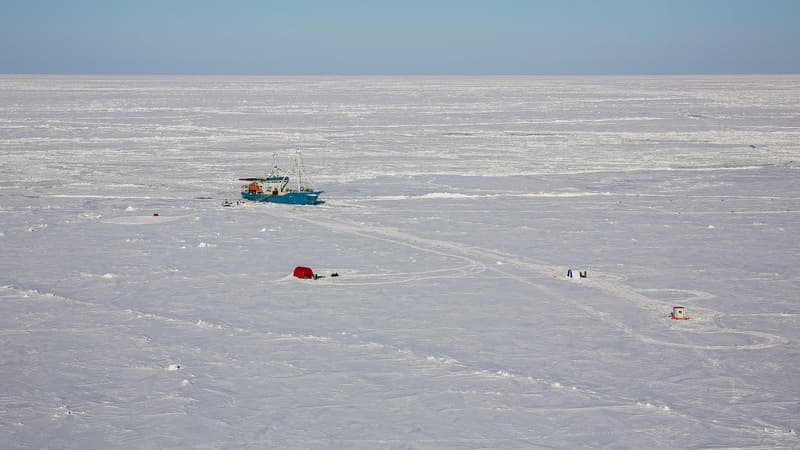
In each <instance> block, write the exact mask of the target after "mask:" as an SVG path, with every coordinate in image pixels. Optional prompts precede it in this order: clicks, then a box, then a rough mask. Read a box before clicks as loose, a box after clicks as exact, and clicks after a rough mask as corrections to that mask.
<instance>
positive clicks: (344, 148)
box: [0, 76, 800, 449]
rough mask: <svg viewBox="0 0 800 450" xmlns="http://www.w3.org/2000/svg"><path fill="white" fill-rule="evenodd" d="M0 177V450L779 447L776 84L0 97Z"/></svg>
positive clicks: (783, 111) (183, 81)
mask: <svg viewBox="0 0 800 450" xmlns="http://www.w3.org/2000/svg"><path fill="white" fill-rule="evenodd" d="M297 146H301V147H302V150H303V155H304V159H305V162H306V169H307V171H308V172H310V174H312V175H313V180H314V181H315V182H316V184H317V185H318V186H319V187H321V188H322V189H323V190H324V191H325V193H324V194H323V196H322V198H324V199H325V200H326V203H325V204H324V205H320V206H315V207H308V206H288V205H270V204H252V203H248V204H245V205H239V206H234V207H228V208H223V207H222V206H221V202H222V200H223V199H225V198H228V199H231V200H235V199H237V198H238V189H239V182H238V181H237V180H236V179H237V178H239V177H247V176H260V175H262V174H263V173H265V172H266V171H267V170H268V169H269V167H268V166H269V164H270V161H271V155H272V153H273V152H275V151H278V152H282V154H284V155H286V156H287V157H288V156H289V155H290V154H291V153H292V152H293V151H294V149H295V148H297ZM287 161H288V159H287ZM0 173H2V177H1V178H0V380H2V389H0V447H3V448H76V449H77V448H80V449H90V448H153V449H160V448H279V449H292V448H314V449H333V448H342V449H374V448H437V449H438V448H459V449H460V448H501V449H530V448H564V449H576V448H635V449H641V448H799V447H800V438H799V437H798V432H797V430H798V427H800V376H798V373H800V348H798V339H799V338H800V295H798V291H799V290H800V289H799V288H800V275H798V268H799V267H800V244H799V243H798V242H799V241H798V238H797V236H798V232H800V77H798V76H768V77H767V76H748V77H733V76H731V77H710V76H709V77H627V78H615V77H609V78H604V77H588V78H582V77H563V78H536V77H533V78H524V77H511V78H504V77H491V78H447V77H441V78H415V77H410V78H313V77H308V78H247V77H240V78H234V77H127V78H126V77H55V76H41V77H39V76H2V77H0ZM154 214H158V216H155V215H154ZM297 265H309V266H311V267H312V268H314V269H315V270H316V271H317V272H318V273H319V274H321V275H326V277H325V278H322V279H319V280H315V281H312V280H297V279H293V278H292V277H291V272H292V269H293V268H294V267H295V266H297ZM568 269H573V270H575V271H579V270H587V271H588V278H585V279H582V278H576V279H573V280H568V279H567V278H566V277H565V275H566V271H567V270H568ZM332 272H338V273H339V275H340V276H339V277H336V278H332V277H330V276H327V275H330V274H331V273H332ZM673 306H685V307H686V308H687V313H688V315H689V316H690V317H691V318H692V319H691V320H688V321H672V320H668V318H667V316H668V314H669V312H670V311H671V310H672V307H673Z"/></svg>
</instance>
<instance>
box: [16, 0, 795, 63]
mask: <svg viewBox="0 0 800 450" xmlns="http://www.w3.org/2000/svg"><path fill="white" fill-rule="evenodd" d="M799 18H800V2H796V1H793V0H773V1H752V0H732V1H723V0H706V1H689V0H675V1H670V2H649V1H630V0H613V1H608V2H593V1H587V0H568V1H514V0H495V1H492V2H488V1H476V0H463V1H456V0H442V1H435V2H425V1H418V0H408V1H403V2H388V1H387V2H375V1H365V0H342V1H336V2H326V1H321V0H300V1H293V2H273V1H256V0H232V1H229V2H224V3H222V2H213V1H208V0H197V1H192V2H190V1H186V0H175V1H171V2H159V1H154V0H142V1H137V2H127V1H122V2H103V1H98V0H78V1H75V2H58V1H54V0H30V1H10V2H3V3H2V4H0V73H5V74H131V75H139V74H159V75H161V74H164V75H167V74H187V75H659V74H796V73H800V58H797V57H796V56H797V55H798V54H800V31H798V29H799V28H800V27H796V26H795V25H796V23H797V22H798V19H799Z"/></svg>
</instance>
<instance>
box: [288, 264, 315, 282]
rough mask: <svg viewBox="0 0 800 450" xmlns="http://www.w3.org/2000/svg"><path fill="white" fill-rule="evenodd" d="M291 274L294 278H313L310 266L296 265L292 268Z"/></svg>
mask: <svg viewBox="0 0 800 450" xmlns="http://www.w3.org/2000/svg"><path fill="white" fill-rule="evenodd" d="M292 275H294V276H295V278H302V279H304V280H311V279H313V278H314V271H313V270H311V268H310V267H303V266H297V267H295V268H294V273H292Z"/></svg>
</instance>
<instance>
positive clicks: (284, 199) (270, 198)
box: [242, 191, 325, 205]
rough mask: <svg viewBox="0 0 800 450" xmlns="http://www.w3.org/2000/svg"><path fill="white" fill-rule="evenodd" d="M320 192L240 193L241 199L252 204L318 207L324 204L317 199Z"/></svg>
mask: <svg viewBox="0 0 800 450" xmlns="http://www.w3.org/2000/svg"><path fill="white" fill-rule="evenodd" d="M321 193H322V191H309V192H289V193H286V194H281V195H271V194H269V195H268V194H259V193H250V192H242V198H243V199H245V200H250V201H254V202H267V203H283V204H290V205H318V204H321V203H325V202H324V201H322V200H320V199H319V194H321Z"/></svg>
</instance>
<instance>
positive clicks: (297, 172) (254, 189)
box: [239, 151, 325, 205]
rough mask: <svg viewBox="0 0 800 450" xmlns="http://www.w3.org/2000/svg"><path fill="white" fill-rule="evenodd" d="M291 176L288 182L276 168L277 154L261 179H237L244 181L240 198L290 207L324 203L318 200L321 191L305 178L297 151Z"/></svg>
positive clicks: (281, 171) (286, 177) (284, 175)
mask: <svg viewBox="0 0 800 450" xmlns="http://www.w3.org/2000/svg"><path fill="white" fill-rule="evenodd" d="M292 175H293V176H294V180H290V177H289V175H286V174H285V173H284V171H283V170H281V169H280V168H279V167H278V154H277V153H274V154H273V155H272V169H271V171H270V172H269V173H268V174H267V175H265V176H263V177H251V178H239V181H246V182H247V183H245V184H244V185H242V198H243V199H245V200H250V201H254V202H267V203H284V204H290V205H319V204H321V203H325V202H324V201H323V200H320V198H319V195H320V194H321V193H322V191H320V190H317V189H316V187H314V184H313V183H312V182H311V180H310V179H309V178H308V176H306V174H305V169H304V168H303V160H302V158H301V157H300V152H299V151H298V152H297V153H296V154H295V157H294V158H293V170H292Z"/></svg>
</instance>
